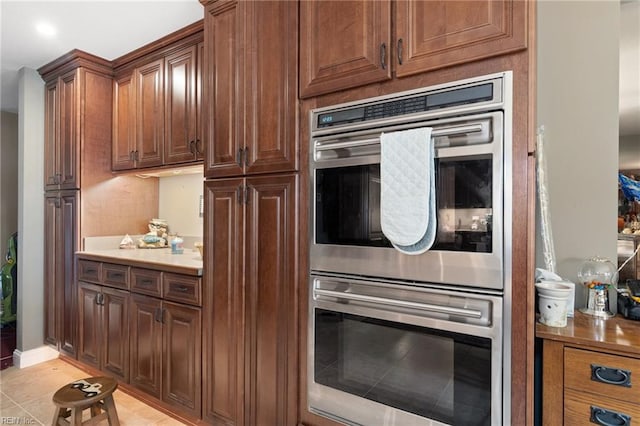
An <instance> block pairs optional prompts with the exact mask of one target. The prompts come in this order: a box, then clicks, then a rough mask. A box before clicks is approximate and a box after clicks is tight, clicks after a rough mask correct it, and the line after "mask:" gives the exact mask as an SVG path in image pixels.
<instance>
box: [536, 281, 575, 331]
mask: <svg viewBox="0 0 640 426" xmlns="http://www.w3.org/2000/svg"><path fill="white" fill-rule="evenodd" d="M536 288H537V289H538V309H539V310H540V319H539V321H540V323H541V324H544V325H547V326H549V327H566V325H567V302H568V301H569V297H570V295H571V292H572V291H573V289H572V288H571V286H568V285H566V284H564V283H561V282H558V281H542V282H539V283H536Z"/></svg>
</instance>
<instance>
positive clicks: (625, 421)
mask: <svg viewBox="0 0 640 426" xmlns="http://www.w3.org/2000/svg"><path fill="white" fill-rule="evenodd" d="M591 422H592V423H595V424H597V425H602V426H630V425H631V416H629V415H627V414H622V413H618V412H616V411H611V410H606V409H604V408H600V407H596V406H594V405H592V406H591Z"/></svg>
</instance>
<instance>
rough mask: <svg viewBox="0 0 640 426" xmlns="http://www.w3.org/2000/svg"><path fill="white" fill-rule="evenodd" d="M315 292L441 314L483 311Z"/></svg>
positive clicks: (475, 315)
mask: <svg viewBox="0 0 640 426" xmlns="http://www.w3.org/2000/svg"><path fill="white" fill-rule="evenodd" d="M313 292H314V294H317V295H320V296H329V297H337V298H341V299H347V300H355V301H359V302H370V303H379V304H382V305H388V306H395V307H398V308H411V309H419V310H421V311H428V312H437V313H441V314H450V315H457V316H463V317H469V318H482V312H481V311H477V310H473V309H464V308H453V307H450V306H439V305H432V304H429V303H418V302H409V301H406V300H395V299H387V298H384V297H376V296H368V295H365V294H354V293H345V292H342V291H334V290H323V289H320V288H316V289H314V290H313Z"/></svg>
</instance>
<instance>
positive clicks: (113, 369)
mask: <svg viewBox="0 0 640 426" xmlns="http://www.w3.org/2000/svg"><path fill="white" fill-rule="evenodd" d="M102 294H103V302H102V305H101V308H102V339H103V341H102V348H103V352H102V365H101V368H102V369H103V370H104V371H106V372H108V373H110V374H111V375H113V376H114V377H117V378H119V379H120V380H123V381H124V382H128V381H129V293H128V292H126V291H121V290H113V289H110V288H107V287H103V288H102Z"/></svg>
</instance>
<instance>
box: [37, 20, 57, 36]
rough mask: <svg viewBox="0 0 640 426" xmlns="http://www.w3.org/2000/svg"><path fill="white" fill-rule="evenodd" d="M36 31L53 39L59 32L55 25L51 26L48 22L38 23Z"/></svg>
mask: <svg viewBox="0 0 640 426" xmlns="http://www.w3.org/2000/svg"><path fill="white" fill-rule="evenodd" d="M36 30H37V31H38V32H39V33H40V34H42V35H43V36H46V37H53V36H54V35H56V34H57V33H58V30H56V27H54V26H53V25H51V24H49V23H48V22H38V23H37V24H36Z"/></svg>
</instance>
